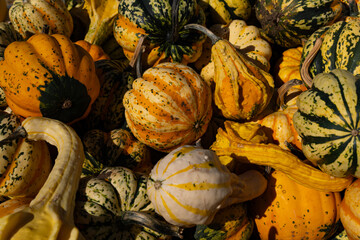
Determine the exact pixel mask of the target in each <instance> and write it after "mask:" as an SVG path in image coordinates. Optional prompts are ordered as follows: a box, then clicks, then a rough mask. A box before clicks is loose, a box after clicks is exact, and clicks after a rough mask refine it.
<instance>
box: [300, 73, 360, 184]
mask: <svg viewBox="0 0 360 240" xmlns="http://www.w3.org/2000/svg"><path fill="white" fill-rule="evenodd" d="M359 91H360V79H359V77H358V76H356V77H355V76H354V75H353V74H352V73H350V72H348V71H346V70H343V69H335V70H332V71H331V72H329V73H321V74H318V75H317V76H316V77H315V78H314V80H313V86H312V87H311V88H310V89H309V90H307V91H305V92H303V93H301V94H300V95H299V96H298V99H297V106H298V111H297V112H295V113H294V115H293V123H294V126H295V129H296V131H297V132H298V133H299V135H300V137H301V138H302V150H303V153H304V155H305V157H306V158H307V159H308V160H310V161H311V162H312V163H313V164H315V165H317V166H319V167H320V168H321V170H322V171H324V172H325V173H328V174H329V175H331V176H335V177H345V176H350V175H351V176H356V177H360V167H359V165H358V159H359V157H360V150H359V146H358V131H359V118H358V112H359V110H358V109H359V101H358V99H359V97H358V93H359Z"/></svg>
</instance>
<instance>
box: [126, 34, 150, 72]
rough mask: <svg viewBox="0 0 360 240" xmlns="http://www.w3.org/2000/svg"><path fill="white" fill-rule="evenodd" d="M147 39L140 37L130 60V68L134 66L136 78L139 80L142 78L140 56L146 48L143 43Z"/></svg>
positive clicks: (143, 36)
mask: <svg viewBox="0 0 360 240" xmlns="http://www.w3.org/2000/svg"><path fill="white" fill-rule="evenodd" d="M146 38H147V35H142V36H141V37H140V39H139V42H138V44H137V45H136V48H135V51H134V55H133V57H132V58H131V60H130V63H129V65H130V67H134V66H135V71H136V76H137V77H138V78H140V77H141V76H142V69H141V68H142V65H141V56H142V54H143V52H145V49H146V46H145V45H144V41H145V39H146Z"/></svg>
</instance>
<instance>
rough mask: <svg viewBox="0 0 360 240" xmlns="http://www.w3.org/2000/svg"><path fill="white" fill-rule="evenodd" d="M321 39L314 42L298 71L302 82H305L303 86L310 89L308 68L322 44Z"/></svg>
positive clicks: (310, 79) (310, 81) (310, 82)
mask: <svg viewBox="0 0 360 240" xmlns="http://www.w3.org/2000/svg"><path fill="white" fill-rule="evenodd" d="M322 41H323V40H322V38H318V39H316V41H315V44H314V47H313V48H312V49H311V51H310V52H309V54H308V55H307V56H306V58H305V60H304V62H303V64H302V66H301V69H300V76H301V78H302V80H303V81H304V82H305V84H306V85H307V86H308V87H309V88H310V87H311V86H312V78H311V76H310V74H309V67H310V64H311V63H312V61H313V60H314V58H315V56H316V54H317V53H318V51H319V49H320V47H321V44H322Z"/></svg>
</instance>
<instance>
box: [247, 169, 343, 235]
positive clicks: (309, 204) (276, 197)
mask: <svg viewBox="0 0 360 240" xmlns="http://www.w3.org/2000/svg"><path fill="white" fill-rule="evenodd" d="M340 202H341V196H340V193H338V192H337V193H332V192H321V191H318V190H314V189H312V188H307V187H304V186H302V185H300V184H298V183H296V182H294V181H293V180H291V179H290V178H288V177H287V176H286V175H285V174H284V173H282V172H281V171H277V170H275V171H274V172H273V173H272V174H271V175H270V178H269V179H268V187H267V190H266V191H265V193H264V194H263V195H261V196H260V197H258V198H256V199H254V200H253V201H252V202H251V204H250V206H251V210H250V213H252V214H254V216H255V224H256V226H257V230H258V232H259V236H260V238H261V240H265V239H292V240H296V239H311V240H317V239H326V238H328V237H330V236H331V235H332V234H333V233H334V232H335V231H336V226H337V224H336V223H338V221H339V208H340Z"/></svg>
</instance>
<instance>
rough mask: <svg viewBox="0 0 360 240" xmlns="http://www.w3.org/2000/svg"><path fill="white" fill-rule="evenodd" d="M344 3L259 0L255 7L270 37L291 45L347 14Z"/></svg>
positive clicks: (337, 1) (284, 44) (258, 17)
mask: <svg viewBox="0 0 360 240" xmlns="http://www.w3.org/2000/svg"><path fill="white" fill-rule="evenodd" d="M344 6H345V5H344V4H343V3H341V2H340V1H339V0H335V1H334V0H285V1H277V0H258V1H256V4H255V7H254V8H255V14H256V18H257V19H258V20H259V22H260V24H261V28H262V31H263V33H264V35H265V36H267V38H268V40H269V41H270V42H272V43H275V44H278V45H280V46H282V47H287V48H290V47H296V46H299V45H301V43H302V39H307V38H308V37H310V35H311V34H312V33H313V32H314V31H316V30H317V29H319V28H320V27H323V26H326V25H331V24H332V23H334V22H335V21H336V20H338V19H339V18H340V17H341V16H343V15H344V12H343V10H344Z"/></svg>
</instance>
